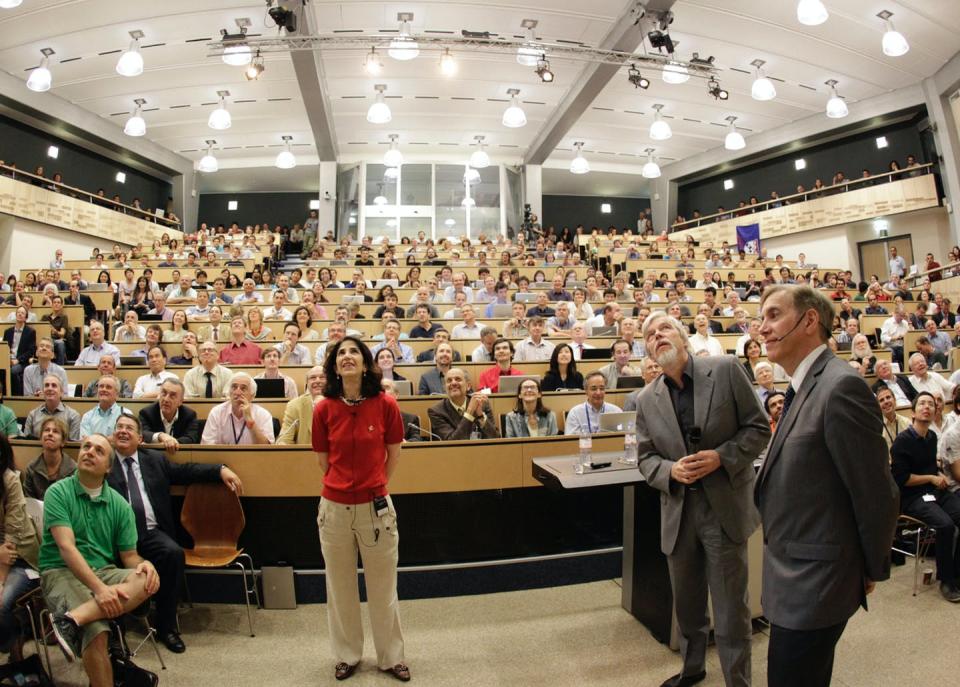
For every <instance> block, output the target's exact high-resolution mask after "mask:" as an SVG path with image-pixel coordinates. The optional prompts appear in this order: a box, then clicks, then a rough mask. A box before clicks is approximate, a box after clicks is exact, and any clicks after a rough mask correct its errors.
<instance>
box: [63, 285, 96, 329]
mask: <svg viewBox="0 0 960 687" xmlns="http://www.w3.org/2000/svg"><path fill="white" fill-rule="evenodd" d="M79 299H80V302H79V303H78V302H77V301H74V300H73V299H72V298H71V297H70V296H69V295H67V297H66V298H64V299H63V304H64V305H82V306H83V323H84V324H90V320H92V319H94V318H95V317H96V316H97V306H95V305H94V304H93V300H92V299H91V298H90V296H84V295H83V294H82V293H81V294H79Z"/></svg>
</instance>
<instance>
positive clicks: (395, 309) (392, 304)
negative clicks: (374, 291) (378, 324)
mask: <svg viewBox="0 0 960 687" xmlns="http://www.w3.org/2000/svg"><path fill="white" fill-rule="evenodd" d="M397 303H398V299H397V294H395V293H392V292H391V293H388V294H386V295H385V296H384V297H383V305H381V306H380V307H378V308H377V309H376V310H375V311H374V313H373V318H374V319H375V320H379V319H380V318H381V317H383V314H384V313H392V314H393V316H394V317H396V318H397V319H398V320H400V319H403V317H404V312H403V308H401V307H400V306H399V305H398V304H397Z"/></svg>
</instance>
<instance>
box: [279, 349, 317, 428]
mask: <svg viewBox="0 0 960 687" xmlns="http://www.w3.org/2000/svg"><path fill="white" fill-rule="evenodd" d="M326 383H327V375H326V373H325V372H324V370H323V367H322V366H320V365H315V366H314V367H311V368H310V370H309V372H307V384H306V392H304V394H303V395H301V396H297V397H296V398H295V399H293V400H291V401H288V402H287V407H286V408H284V410H283V423H282V424H281V425H280V435H279V436H278V437H277V444H283V445H292V444H297V445H302V446H312V445H313V408H314V406H315V405H317V402H318V401H319V400H320V399H321V398H323V387H324V386H326Z"/></svg>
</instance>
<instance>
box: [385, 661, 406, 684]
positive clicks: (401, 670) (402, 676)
mask: <svg viewBox="0 0 960 687" xmlns="http://www.w3.org/2000/svg"><path fill="white" fill-rule="evenodd" d="M380 670H381V671H382V672H384V673H390V674H391V675H393V676H394V677H395V678H397V679H398V680H400V682H410V669H409V668H408V667H407V666H406V665H404V664H403V663H398V664H397V665H395V666H393V667H392V668H381V669H380Z"/></svg>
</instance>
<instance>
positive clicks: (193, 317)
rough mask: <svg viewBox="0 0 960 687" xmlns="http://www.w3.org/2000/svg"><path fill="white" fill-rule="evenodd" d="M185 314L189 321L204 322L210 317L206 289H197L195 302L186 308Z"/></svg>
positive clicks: (208, 296) (208, 295) (208, 297)
mask: <svg viewBox="0 0 960 687" xmlns="http://www.w3.org/2000/svg"><path fill="white" fill-rule="evenodd" d="M186 315H187V319H188V320H190V321H191V322H196V321H201V322H205V321H207V320H209V319H210V294H209V293H208V292H207V290H206V289H199V290H198V291H197V302H196V303H195V304H193V305H191V306H190V307H189V308H187V310H186Z"/></svg>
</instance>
